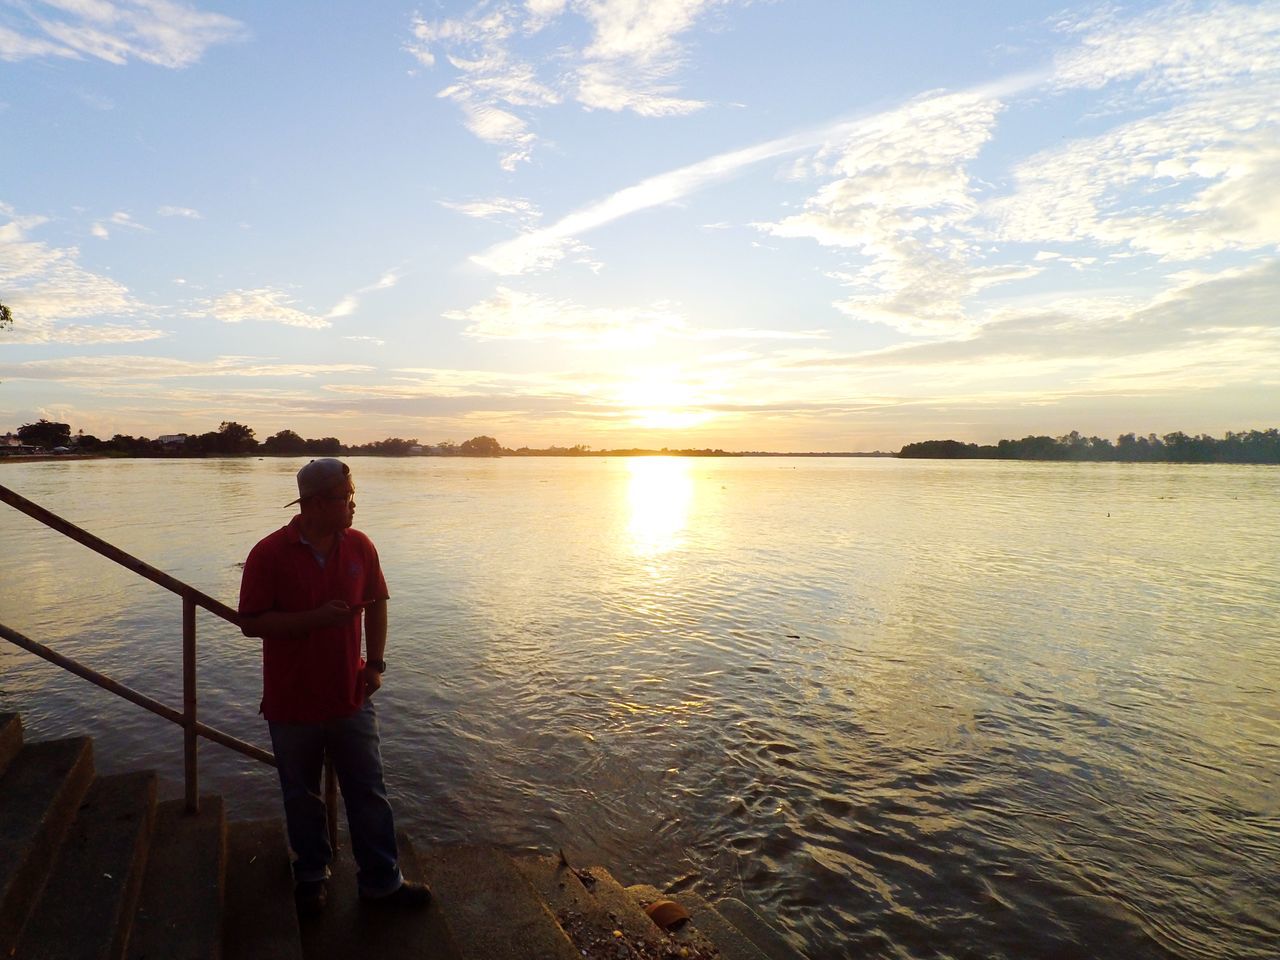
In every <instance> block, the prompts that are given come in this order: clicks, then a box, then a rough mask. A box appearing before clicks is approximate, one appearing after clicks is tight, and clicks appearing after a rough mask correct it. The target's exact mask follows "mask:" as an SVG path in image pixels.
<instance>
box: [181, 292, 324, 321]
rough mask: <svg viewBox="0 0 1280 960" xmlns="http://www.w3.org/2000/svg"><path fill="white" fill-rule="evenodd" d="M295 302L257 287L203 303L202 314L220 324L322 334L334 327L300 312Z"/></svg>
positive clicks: (320, 319) (317, 317)
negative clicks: (250, 323) (252, 324)
mask: <svg viewBox="0 0 1280 960" xmlns="http://www.w3.org/2000/svg"><path fill="white" fill-rule="evenodd" d="M296 302H297V301H296V300H295V299H294V298H293V297H291V296H290V295H289V294H287V293H285V292H284V291H283V290H277V289H274V288H271V287H260V288H258V289H255V290H231V291H228V292H227V293H224V294H223V295H222V296H220V297H217V298H216V299H213V300H206V301H204V302H203V304H202V307H203V310H202V312H203V313H204V314H205V315H208V316H211V317H213V318H214V319H216V320H221V321H222V322H223V323H245V322H246V321H254V322H258V323H279V324H283V325H285V326H287V327H304V328H307V329H311V330H322V329H324V328H326V327H331V326H333V324H332V323H330V322H329V321H328V320H327V319H325V318H324V317H322V316H317V315H316V314H312V313H308V312H307V311H305V310H299V309H298V308H297V307H296V306H294V304H295V303H296Z"/></svg>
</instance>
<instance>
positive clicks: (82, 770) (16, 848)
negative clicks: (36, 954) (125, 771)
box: [0, 737, 93, 957]
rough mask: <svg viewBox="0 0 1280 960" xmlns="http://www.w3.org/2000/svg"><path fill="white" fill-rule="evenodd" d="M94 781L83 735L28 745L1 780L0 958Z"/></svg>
mask: <svg viewBox="0 0 1280 960" xmlns="http://www.w3.org/2000/svg"><path fill="white" fill-rule="evenodd" d="M92 779H93V743H92V741H90V740H89V739H88V738H87V737H74V738H72V739H70V740H51V741H48V742H45V743H29V744H27V745H26V746H24V747H23V748H22V750H21V751H20V752H19V753H18V755H17V756H16V757H15V758H14V759H13V762H12V763H10V764H9V769H8V770H6V771H5V773H4V776H3V777H0V956H3V957H7V956H11V955H12V954H13V951H14V947H15V946H16V945H17V942H18V936H19V934H20V933H21V932H22V927H23V925H24V924H25V923H26V920H27V914H28V913H29V912H30V910H31V906H32V904H34V903H35V902H36V899H37V897H39V895H40V892H41V890H43V889H44V885H45V881H46V880H47V879H48V877H49V870H50V868H51V866H52V864H53V860H54V857H55V855H56V853H57V850H58V846H59V845H60V844H61V843H62V839H63V837H64V836H65V835H66V831H67V826H68V825H69V824H70V823H71V820H72V818H74V817H75V814H76V810H77V808H78V807H79V806H80V800H81V798H82V797H83V796H84V792H85V790H86V789H88V786H89V783H90V781H91V780H92Z"/></svg>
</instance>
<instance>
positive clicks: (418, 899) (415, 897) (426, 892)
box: [360, 880, 431, 910]
mask: <svg viewBox="0 0 1280 960" xmlns="http://www.w3.org/2000/svg"><path fill="white" fill-rule="evenodd" d="M360 902H361V903H365V904H368V905H369V906H371V907H391V908H394V909H397V910H424V909H426V907H428V906H429V905H430V904H431V888H430V887H428V886H427V885H426V884H425V883H413V882H411V881H409V880H406V881H405V882H404V883H402V884H400V886H398V887H396V888H395V890H393V891H392V892H391V893H388V894H387V895H386V896H383V897H361V898H360Z"/></svg>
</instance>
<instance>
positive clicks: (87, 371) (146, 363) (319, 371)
mask: <svg viewBox="0 0 1280 960" xmlns="http://www.w3.org/2000/svg"><path fill="white" fill-rule="evenodd" d="M372 369H373V368H372V367H369V366H365V365H363V364H353V363H341V364H338V363H327V364H322V363H311V364H307V363H279V362H276V361H272V360H264V359H261V358H257V357H215V358H214V359H212V360H198V361H193V360H178V359H175V358H173V357H148V356H122V355H113V356H103V357H62V358H58V359H50V360H28V361H26V362H24V363H13V364H8V365H6V366H3V367H0V370H3V372H4V376H5V378H13V379H17V380H58V381H68V382H75V381H88V382H92V383H98V382H101V381H106V380H115V381H150V380H169V379H176V378H185V377H193V378H200V377H304V378H309V377H317V376H330V375H332V374H335V373H367V372H369V371H370V370H372Z"/></svg>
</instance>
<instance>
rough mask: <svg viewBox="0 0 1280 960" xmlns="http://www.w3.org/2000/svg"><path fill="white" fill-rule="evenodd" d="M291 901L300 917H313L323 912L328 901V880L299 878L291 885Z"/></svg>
mask: <svg viewBox="0 0 1280 960" xmlns="http://www.w3.org/2000/svg"><path fill="white" fill-rule="evenodd" d="M293 902H294V905H295V906H296V907H297V908H298V916H300V917H314V916H318V915H319V914H321V913H324V908H325V906H326V904H328V902H329V883H328V881H327V880H299V881H298V882H297V883H295V884H294V885H293Z"/></svg>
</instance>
